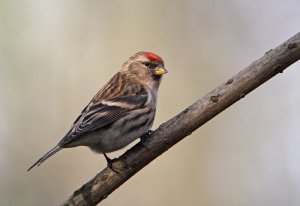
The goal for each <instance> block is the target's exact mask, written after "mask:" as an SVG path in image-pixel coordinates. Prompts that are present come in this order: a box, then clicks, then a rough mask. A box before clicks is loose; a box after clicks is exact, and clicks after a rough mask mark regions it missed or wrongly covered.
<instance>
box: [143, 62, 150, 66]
mask: <svg viewBox="0 0 300 206" xmlns="http://www.w3.org/2000/svg"><path fill="white" fill-rule="evenodd" d="M142 64H143V65H145V66H146V67H149V66H150V63H149V62H143V63H142Z"/></svg>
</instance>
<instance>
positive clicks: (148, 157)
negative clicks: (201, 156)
mask: <svg viewBox="0 0 300 206" xmlns="http://www.w3.org/2000/svg"><path fill="white" fill-rule="evenodd" d="M299 59H300V33H298V34H296V35H295V36H293V37H292V38H290V39H289V40H287V41H286V42H284V43H283V44H281V45H280V46H278V47H276V48H274V49H271V50H270V51H268V52H266V54H265V55H264V56H263V57H261V58H260V59H258V60H256V61H254V62H253V63H252V64H250V65H249V66H248V67H246V68H245V69H243V70H242V71H240V72H239V73H238V74H236V75H234V76H233V77H231V78H230V79H228V80H227V81H226V82H225V83H223V84H221V85H220V86H219V87H217V88H216V89H214V90H213V91H211V92H210V93H208V94H206V95H205V96H204V97H202V98H200V99H199V100H198V101H196V102H195V103H194V104H192V105H191V106H189V107H188V108H186V109H185V110H184V111H182V112H181V113H179V114H178V115H176V116H175V117H173V118H172V119H170V120H169V121H167V122H165V123H163V124H162V125H160V127H159V128H158V129H157V130H155V131H154V132H153V133H152V134H151V135H150V136H149V138H146V140H145V141H144V143H143V144H141V142H139V143H137V144H136V145H134V146H133V147H132V148H131V149H129V150H128V151H126V152H125V153H124V154H123V155H122V156H120V157H119V158H118V159H116V160H115V161H114V163H113V168H114V170H116V171H117V172H114V171H112V170H111V169H109V168H105V169H104V170H103V171H102V172H100V173H99V174H97V175H96V176H95V177H94V178H93V179H91V180H90V181H89V182H87V183H86V184H84V185H83V186H82V187H81V188H80V189H78V190H76V191H75V192H74V193H73V195H71V197H69V199H68V200H67V201H65V202H64V203H63V204H62V205H96V204H98V203H99V202H100V201H101V200H103V199H105V198H106V197H107V196H108V195H109V194H110V193H112V192H113V191H114V190H115V189H117V188H118V187H119V186H120V185H122V184H123V183H124V182H125V181H126V180H128V179H129V178H130V177H132V176H133V175H134V174H135V173H137V172H138V171H139V170H141V169H142V168H143V167H145V166H146V165H147V164H149V163H150V162H151V161H152V160H154V159H155V158H156V157H158V156H159V155H161V154H162V153H163V152H165V151H167V150H168V149H169V148H170V147H172V146H173V145H174V144H176V143H177V142H179V141H180V140H182V139H183V138H185V137H186V136H188V135H190V134H192V132H193V131H195V130H196V129H197V128H199V127H200V126H201V125H203V124H205V123H206V122H208V121H209V120H210V119H212V118H213V117H214V116H216V115H217V114H219V113H220V112H222V111H223V110H225V109H226V108H227V107H229V106H230V105H232V104H233V103H235V102H236V101H238V100H240V99H241V98H244V97H245V95H246V94H248V93H249V92H251V91H252V90H254V89H255V88H257V87H258V86H260V85H261V84H263V83H264V82H266V81H267V80H268V79H270V78H272V77H273V76H275V75H276V74H278V73H282V72H283V70H285V69H286V68H287V67H288V66H290V65H291V64H293V63H294V62H296V61H297V60H299Z"/></svg>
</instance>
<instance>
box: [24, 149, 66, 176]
mask: <svg viewBox="0 0 300 206" xmlns="http://www.w3.org/2000/svg"><path fill="white" fill-rule="evenodd" d="M61 149H62V147H60V146H58V145H57V146H55V147H54V148H52V149H51V150H50V151H49V152H47V153H46V154H45V155H44V156H43V157H41V158H40V159H39V160H38V161H36V163H34V164H33V165H32V166H31V167H29V169H28V170H27V171H29V170H31V169H32V168H33V167H35V166H37V167H38V166H40V164H42V163H43V162H44V161H46V160H47V159H48V158H49V157H51V156H52V155H54V154H55V153H56V152H58V151H60V150H61Z"/></svg>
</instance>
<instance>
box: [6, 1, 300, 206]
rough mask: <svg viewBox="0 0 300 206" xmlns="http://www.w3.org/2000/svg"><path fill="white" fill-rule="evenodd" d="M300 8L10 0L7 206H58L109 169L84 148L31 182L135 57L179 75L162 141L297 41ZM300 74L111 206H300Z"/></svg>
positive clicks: (152, 169) (203, 131) (252, 101)
mask: <svg viewBox="0 0 300 206" xmlns="http://www.w3.org/2000/svg"><path fill="white" fill-rule="evenodd" d="M299 8H300V2H299V1H298V0H286V1H280V0H272V1H271V0H265V1H259V0H253V1H238V0H228V1H221V0H202V1H196V0H194V1H192V0H190V1H179V0H173V1H158V0H152V1H138V0H132V1H129V0H126V1H125V0H124V1H117V0H116V1H104V0H98V1H96V0H93V1H83V0H81V1H80V0H44V1H40V0H28V1H16V0H1V1H0V167H1V169H0V204H1V205H33V206H35V205H58V204H59V203H61V202H62V201H63V200H65V199H66V198H67V197H68V196H69V195H71V194H72V192H73V191H74V190H75V189H77V188H78V187H80V186H81V185H82V184H83V183H84V182H86V181H87V180H89V179H91V178H92V177H93V176H94V175H95V174H96V173H97V172H99V171H101V170H102V169H103V168H104V167H105V166H106V162H105V160H104V158H103V156H101V155H96V154H95V153H93V152H91V151H90V150H89V149H87V148H74V149H65V150H62V151H61V152H59V153H58V154H56V155H55V156H53V157H52V158H50V159H49V160H48V161H47V162H45V163H44V164H43V165H41V166H40V167H39V168H35V169H33V170H32V171H31V172H27V171H26V170H27V168H28V167H29V166H30V165H31V164H32V163H33V162H34V161H36V160H37V159H38V158H39V157H40V156H41V155H43V154H44V153H45V152H47V151H48V150H49V149H50V148H52V147H53V146H54V145H55V144H56V143H57V142H58V141H59V140H60V139H61V137H62V136H63V135H64V134H65V133H66V132H67V131H68V129H69V128H70V125H71V124H72V122H73V121H74V119H75V118H76V117H77V115H79V113H80V112H81V110H82V109H83V108H84V106H85V105H86V104H87V103H88V102H89V100H90V99H91V98H92V96H93V95H94V94H95V93H96V92H97V91H98V89H100V87H101V86H102V85H103V84H105V83H106V81H107V80H108V79H109V78H110V77H111V76H112V75H113V74H114V73H116V72H117V71H118V70H119V69H120V67H121V65H122V64H123V62H125V61H126V60H127V58H128V57H129V56H131V55H132V54H134V53H135V52H137V51H141V50H146V51H152V52H154V53H157V54H159V55H160V56H161V57H162V58H163V59H164V60H165V65H166V68H167V69H168V70H169V73H168V74H167V75H166V76H165V77H164V79H163V82H162V84H161V87H160V92H159V101H158V108H157V115H156V120H155V125H154V128H156V127H157V126H158V125H159V124H161V123H163V122H164V121H166V120H168V119H169V118H171V117H173V116H174V115H176V114H177V113H178V112H180V111H181V110H183V109H184V108H186V107H187V106H189V105H190V104H192V103H193V102H194V101H196V100H197V99H198V98H200V97H201V96H203V95H204V94H206V93H207V92H209V91H210V90H212V89H213V88H214V87H216V86H218V85H219V84H221V83H222V82H224V81H226V80H227V79H228V78H229V77H230V76H232V75H233V74H235V73H237V72H238V71H240V70H241V69H243V68H244V67H245V66H247V65H248V64H250V63H251V62H252V61H253V60H255V59H257V58H259V57H261V56H262V55H264V53H265V52H266V51H268V50H269V49H271V48H273V47H275V46H277V45H279V44H280V43H282V42H283V41H285V40H287V39H288V38H289V37H291V36H293V35H294V34H296V33H297V32H299V31H300V29H299V28H300V21H299V20H300V12H299ZM299 67H300V65H299V63H296V64H294V65H292V66H291V68H289V69H288V70H286V71H285V72H284V73H283V74H279V75H278V76H276V77H275V78H273V79H271V80H270V81H268V82H267V83H266V84H264V85H263V86H261V87H259V88H258V89H257V90H255V91H254V92H252V93H251V94H249V95H247V96H246V97H245V98H244V99H242V100H241V101H239V102H238V103H236V104H234V105H233V106H231V107H230V108H229V109H227V110H226V111H224V112H223V113H221V114H220V115H218V116H217V117H216V118H214V119H213V120H211V121H210V122H209V123H207V124H206V125H204V126H203V127H202V128H200V129H199V130H197V131H196V132H194V133H193V134H192V135H191V136H189V137H187V138H186V139H185V140H183V141H182V142H180V143H178V144H177V145H175V146H174V147H173V148H171V149H170V150H169V151H167V152H166V153H165V154H163V155H162V156H160V157H159V158H158V159H156V160H155V161H154V162H152V163H151V164H150V165H148V166H147V167H146V168H144V169H143V170H142V171H141V172H139V173H138V174H137V175H135V176H134V177H133V178H131V179H130V180H129V181H128V182H126V183H125V184H124V185H123V186H121V187H120V188H119V189H118V190H116V191H115V192H114V193H113V194H111V195H110V196H109V197H108V198H107V199H106V200H104V201H103V202H102V204H101V205H105V206H115V205H122V206H127V205H128V206H131V205H143V206H152V205H157V206H165V205H173V206H180V205H190V206H193V205H195V206H196V205H197V206H198V205H204V206H220V205H222V206H240V205H243V206H247V205H249V206H253V205H255V206H265V205H272V206H281V205H289V206H297V205H300V196H299V193H300V175H299V174H300V151H299V148H300V126H299V122H300V108H299V104H300V92H299V89H300V81H299V77H300V70H299V69H300V68H299ZM127 148H128V147H127ZM124 151H125V150H122V151H120V152H115V153H112V154H110V157H116V156H118V155H120V154H121V153H123V152H124Z"/></svg>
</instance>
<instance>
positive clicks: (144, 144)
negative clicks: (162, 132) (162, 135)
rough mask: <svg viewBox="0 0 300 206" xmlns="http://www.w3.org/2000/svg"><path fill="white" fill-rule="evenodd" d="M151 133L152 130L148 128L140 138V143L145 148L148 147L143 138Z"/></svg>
mask: <svg viewBox="0 0 300 206" xmlns="http://www.w3.org/2000/svg"><path fill="white" fill-rule="evenodd" d="M152 133H153V130H150V129H149V130H148V131H147V132H146V133H145V134H144V135H143V136H142V137H141V138H140V139H141V143H142V145H143V146H144V147H146V148H148V149H150V148H149V147H148V146H147V145H146V143H145V140H146V138H147V137H149V136H150V135H151V134H152Z"/></svg>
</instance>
